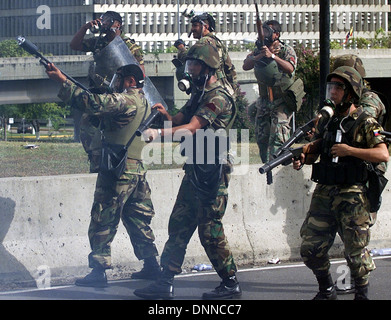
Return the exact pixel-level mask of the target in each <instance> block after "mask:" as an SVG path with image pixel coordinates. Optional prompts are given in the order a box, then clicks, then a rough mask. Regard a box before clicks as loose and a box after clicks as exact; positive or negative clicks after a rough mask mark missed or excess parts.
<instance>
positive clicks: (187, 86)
mask: <svg viewBox="0 0 391 320" xmlns="http://www.w3.org/2000/svg"><path fill="white" fill-rule="evenodd" d="M178 88H179V90H181V91H183V92H186V93H187V94H190V92H191V78H190V75H189V74H188V73H183V76H182V79H181V80H179V81H178Z"/></svg>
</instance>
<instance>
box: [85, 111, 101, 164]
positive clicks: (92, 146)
mask: <svg viewBox="0 0 391 320" xmlns="http://www.w3.org/2000/svg"><path fill="white" fill-rule="evenodd" d="M80 140H81V143H82V145H83V148H84V150H85V152H86V153H87V154H88V160H89V161H90V172H98V171H99V164H100V159H101V152H102V138H101V132H100V130H99V120H98V119H97V118H96V117H94V116H91V115H89V114H87V113H83V115H82V117H81V120H80Z"/></svg>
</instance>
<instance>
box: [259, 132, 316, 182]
mask: <svg viewBox="0 0 391 320" xmlns="http://www.w3.org/2000/svg"><path fill="white" fill-rule="evenodd" d="M321 141H322V139H317V140H315V141H313V142H311V143H308V144H306V145H304V146H301V147H297V148H287V149H284V150H283V151H282V152H281V153H280V155H279V156H278V157H276V158H274V159H273V160H270V161H269V162H267V163H265V164H264V165H263V166H262V167H261V168H259V173H261V174H264V173H268V172H270V171H271V170H273V169H274V168H275V167H277V166H279V165H280V164H282V165H284V166H286V165H289V164H290V163H292V158H295V159H298V158H299V157H300V154H302V153H304V154H305V155H306V156H309V155H312V156H313V155H316V157H317V155H318V154H319V149H320V145H321ZM315 160H316V158H311V159H310V161H313V162H314V161H315ZM307 163H308V162H307ZM311 163H312V162H311Z"/></svg>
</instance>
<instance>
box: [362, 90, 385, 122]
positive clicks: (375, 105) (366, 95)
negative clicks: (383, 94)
mask: <svg viewBox="0 0 391 320" xmlns="http://www.w3.org/2000/svg"><path fill="white" fill-rule="evenodd" d="M360 105H361V106H362V107H363V108H364V111H365V112H367V113H369V114H370V115H371V116H372V117H373V118H375V119H376V120H377V122H378V123H379V124H380V125H384V123H383V122H384V118H385V115H386V106H385V105H384V104H383V102H382V101H381V100H380V98H379V96H378V95H377V94H376V93H375V92H373V91H370V90H368V89H364V91H363V93H362V95H361V98H360Z"/></svg>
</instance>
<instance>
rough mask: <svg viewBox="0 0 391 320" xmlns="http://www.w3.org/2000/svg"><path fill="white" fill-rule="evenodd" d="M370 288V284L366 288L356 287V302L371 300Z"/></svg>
mask: <svg viewBox="0 0 391 320" xmlns="http://www.w3.org/2000/svg"><path fill="white" fill-rule="evenodd" d="M368 288H369V284H368V283H367V284H366V285H364V286H358V285H356V291H355V293H354V300H369V298H368Z"/></svg>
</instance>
